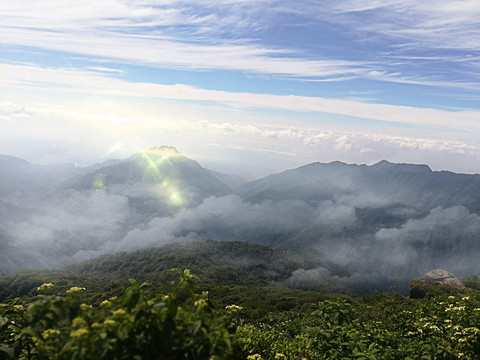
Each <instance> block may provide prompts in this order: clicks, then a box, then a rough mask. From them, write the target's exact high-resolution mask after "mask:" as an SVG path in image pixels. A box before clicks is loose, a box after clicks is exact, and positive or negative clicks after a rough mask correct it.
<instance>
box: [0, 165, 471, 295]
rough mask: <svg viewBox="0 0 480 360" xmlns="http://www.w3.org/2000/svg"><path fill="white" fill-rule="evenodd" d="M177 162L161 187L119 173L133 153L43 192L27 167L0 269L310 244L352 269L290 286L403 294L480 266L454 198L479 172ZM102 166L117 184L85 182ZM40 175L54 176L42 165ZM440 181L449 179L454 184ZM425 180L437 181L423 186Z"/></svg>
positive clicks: (3, 234) (2, 227) (1, 237)
mask: <svg viewBox="0 0 480 360" xmlns="http://www.w3.org/2000/svg"><path fill="white" fill-rule="evenodd" d="M135 159H136V158H135ZM10 160H11V159H10ZM129 161H130V162H129ZM135 161H137V160H135ZM155 161H157V160H155ZM158 161H166V160H165V159H164V157H159V158H158ZM169 161H171V164H170V165H169V166H170V167H169V168H168V169H170V168H172V169H173V168H175V171H174V174H175V176H176V177H174V176H173V175H172V174H173V173H171V174H170V175H169V176H170V177H169V181H166V180H165V179H164V180H162V181H161V182H149V181H146V180H145V179H144V176H143V178H142V177H140V178H136V177H135V176H133V175H129V176H126V175H125V174H123V173H122V172H121V171H120V170H122V171H124V170H125V171H127V170H128V171H127V172H129V173H130V174H132V173H135V171H133V170H132V169H134V168H131V167H129V166H133V165H132V164H136V163H135V162H132V160H128V159H127V160H123V161H121V162H114V163H108V164H106V165H105V166H104V167H102V166H101V165H99V166H96V167H94V168H92V169H90V170H86V169H78V170H77V172H73V173H71V174H70V175H69V176H67V175H65V178H67V180H65V181H58V182H50V183H48V184H49V185H48V186H47V188H45V187H42V188H41V189H40V190H39V188H38V186H33V185H34V184H35V182H36V181H37V180H38V178H36V177H35V176H33V175H32V174H34V173H35V172H34V171H33V170H31V169H30V170H29V173H28V175H29V176H28V177H26V176H23V182H17V183H18V184H20V185H21V189H20V190H18V191H17V192H13V193H12V191H10V190H9V191H7V190H5V189H7V188H8V187H7V185H8V186H10V187H12V186H15V183H14V182H10V183H8V184H7V183H6V180H4V182H3V183H0V186H1V187H0V188H1V189H3V190H2V192H0V195H1V197H0V214H1V215H2V217H1V220H0V250H1V252H0V254H1V255H0V257H1V260H2V261H1V262H0V271H1V272H4V273H8V272H12V271H16V270H19V269H22V268H40V267H57V266H61V265H65V264H68V263H72V262H77V261H81V260H86V259H91V258H94V257H97V256H99V255H102V254H112V253H117V252H121V251H133V250H137V249H142V248H148V247H158V246H162V245H165V244H168V243H172V242H178V243H186V242H191V241H204V240H206V239H214V240H219V241H231V240H239V241H247V242H254V243H258V244H263V245H267V246H271V247H280V248H288V247H296V246H302V247H312V248H315V249H316V250H318V251H319V252H320V253H322V254H324V255H325V257H326V258H328V259H329V261H331V262H332V263H333V264H336V265H338V266H340V267H341V268H343V269H345V271H346V272H347V273H348V274H349V275H345V276H343V277H339V276H338V275H332V274H331V273H330V272H329V270H327V269H326V268H322V267H320V268H317V269H297V270H295V271H293V272H292V274H291V277H290V278H289V279H288V280H286V281H285V282H284V285H286V286H289V287H293V288H306V289H317V288H319V286H320V284H323V283H326V282H328V283H337V284H339V285H342V286H345V287H347V288H350V289H353V290H354V291H357V290H358V291H373V290H382V289H387V288H389V287H391V286H397V287H398V288H399V289H400V290H402V291H406V290H407V289H408V282H409V280H410V279H411V278H413V277H419V276H422V275H423V274H424V273H425V272H427V271H429V270H431V269H433V268H445V269H447V270H448V271H450V272H453V273H455V274H456V275H458V276H467V275H471V274H478V273H480V265H478V262H477V259H478V256H479V255H480V244H479V243H478V236H479V235H480V216H479V214H478V210H477V212H475V211H476V208H475V204H476V199H475V197H474V196H478V195H476V194H469V193H467V194H462V196H455V195H452V194H455V191H456V190H455V186H459V187H461V188H462V189H468V188H469V187H468V186H465V184H466V181H467V182H468V184H470V185H469V186H471V187H472V188H475V186H474V185H475V184H476V182H479V179H478V176H475V175H471V176H470V177H468V178H465V177H464V176H462V175H458V178H457V177H455V174H453V173H449V174H444V173H435V172H432V171H430V170H429V169H425V168H424V167H421V168H420V167H412V166H411V165H395V164H389V163H383V164H380V165H378V166H370V167H367V166H356V165H347V164H343V163H332V164H311V165H308V166H306V167H302V168H299V169H294V170H289V171H286V172H284V173H279V174H274V175H270V176H268V177H266V178H263V179H260V180H257V181H253V182H249V183H245V184H243V185H240V186H238V187H234V188H233V189H231V188H228V186H226V185H225V184H224V183H222V182H221V181H220V180H218V179H216V178H215V180H214V179H213V175H211V173H209V172H208V170H206V169H204V168H202V167H201V166H199V165H198V163H196V162H194V161H193V160H190V159H187V158H181V160H169ZM23 165H25V164H24V163H23ZM12 166H13V167H12ZM162 166H163V165H162ZM172 166H173V167H172ZM14 167H15V166H14V165H12V164H11V163H10V165H9V171H10V172H12V173H14ZM51 169H52V168H51ZM55 169H57V170H58V168H55ZM68 169H70V170H69V171H72V169H71V168H68ZM129 169H130V170H129ZM165 169H167V168H165ZM185 169H187V170H188V171H187V170H185ZM37 170H38V168H37ZM32 171H33V172H32ZM50 171H51V170H50ZM89 171H90V172H89ZM119 171H120V172H119ZM99 172H100V173H102V174H107V175H108V174H116V175H115V176H116V177H112V175H108V176H110V179H116V180H115V181H113V180H112V181H110V183H109V182H108V179H109V177H108V176H106V177H105V179H106V180H105V182H106V184H103V185H104V186H97V187H92V186H90V185H92V184H90V185H88V184H89V181H90V182H92V181H93V180H92V179H96V178H98V177H95V174H98V173H99ZM39 173H40V174H43V175H42V176H43V177H45V176H47V175H48V172H47V171H46V170H45V168H44V167H43V168H41V171H40V172H39ZM15 174H16V176H17V177H22V174H21V172H17V173H15ZM50 174H51V173H50ZM392 174H393V175H392ZM210 176H212V177H210ZM27 179H30V180H28V181H30V183H31V184H32V186H31V187H29V186H28V185H29V183H28V181H27ZM139 179H140V180H139ZM141 179H143V180H141ZM199 179H201V182H202V183H199V181H200V180H199ZM385 179H390V180H388V181H387V180H385ZM442 179H448V182H449V184H450V185H449V186H448V188H451V189H450V190H448V191H447V190H445V189H446V188H447V186H445V185H444V184H442V183H441V182H442V181H443V180H442ZM452 179H453V180H452ZM336 180H337V181H336ZM454 180H455V181H456V182H457V183H458V184H459V185H455V181H454ZM195 181H196V182H195ZM37 182H38V181H37ZM427 182H434V183H437V188H434V187H433V188H432V189H431V190H426V189H427V188H426V186H425V184H426V183H427ZM84 184H87V185H88V186H84ZM438 184H439V185H438ZM20 185H18V186H20ZM172 187H174V188H175V193H174V195H175V197H173V196H172V195H171V194H172ZM8 189H10V188H8ZM438 189H441V191H443V192H439V191H438ZM219 194H222V195H219ZM412 199H415V200H412ZM453 200H457V203H454V202H453ZM448 204H451V205H452V206H448Z"/></svg>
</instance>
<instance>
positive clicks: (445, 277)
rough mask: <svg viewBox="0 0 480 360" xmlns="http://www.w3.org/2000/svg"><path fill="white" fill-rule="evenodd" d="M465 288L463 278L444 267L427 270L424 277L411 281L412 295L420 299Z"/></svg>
mask: <svg viewBox="0 0 480 360" xmlns="http://www.w3.org/2000/svg"><path fill="white" fill-rule="evenodd" d="M464 288H465V286H464V285H463V283H462V280H461V279H459V278H457V277H455V275H452V274H450V273H449V272H448V271H446V270H443V269H435V270H431V271H429V272H427V273H426V274H425V276H424V277H423V278H420V279H413V280H412V281H411V282H410V297H411V298H414V299H419V298H423V297H426V296H434V295H439V294H440V293H446V292H452V291H455V290H462V289H464Z"/></svg>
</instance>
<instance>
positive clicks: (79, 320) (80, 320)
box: [72, 316, 86, 327]
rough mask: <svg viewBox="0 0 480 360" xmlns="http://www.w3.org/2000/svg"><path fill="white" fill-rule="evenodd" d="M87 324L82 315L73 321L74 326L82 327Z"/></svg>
mask: <svg viewBox="0 0 480 360" xmlns="http://www.w3.org/2000/svg"><path fill="white" fill-rule="evenodd" d="M85 324H86V321H85V320H84V319H83V318H81V317H80V316H77V317H76V318H75V319H73V321H72V325H73V327H80V326H83V325H85Z"/></svg>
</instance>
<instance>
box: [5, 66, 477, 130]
mask: <svg viewBox="0 0 480 360" xmlns="http://www.w3.org/2000/svg"><path fill="white" fill-rule="evenodd" d="M0 71H2V72H3V73H4V74H5V75H4V81H5V83H6V84H10V85H11V86H17V87H18V86H20V87H25V88H29V87H35V88H37V89H38V86H42V84H43V87H44V88H45V90H46V91H55V90H56V91H66V92H76V93H89V94H101V95H110V96H126V97H134V98H160V99H173V100H189V101H205V102H212V103H220V104H226V105H235V106H241V107H245V108H265V109H281V110H290V111H298V112H318V113H330V114H339V115H346V116H351V117H355V118H361V119H372V120H378V121H383V122H394V123H398V124H407V125H413V126H418V125H419V124H422V125H426V126H433V127H443V128H452V124H453V129H456V130H458V129H464V130H470V131H477V132H478V131H480V123H479V121H478V119H479V118H480V112H479V111H471V110H463V111H446V110H439V109H433V108H418V107H412V106H397V105H388V104H375V103H366V102H360V101H353V100H343V99H327V98H322V97H305V96H296V95H289V96H285V95H270V94H260V93H248V92H227V91H218V90H206V89H201V88H196V87H193V86H189V85H183V84H176V85H163V84H156V83H145V82H136V83H132V82H127V81H124V80H121V79H117V78H114V77H108V76H104V75H102V74H99V73H98V72H91V71H90V72H89V71H85V70H82V71H76V70H72V69H64V68H62V69H51V68H45V67H38V66H28V65H17V64H0ZM52 85H53V86H55V88H52Z"/></svg>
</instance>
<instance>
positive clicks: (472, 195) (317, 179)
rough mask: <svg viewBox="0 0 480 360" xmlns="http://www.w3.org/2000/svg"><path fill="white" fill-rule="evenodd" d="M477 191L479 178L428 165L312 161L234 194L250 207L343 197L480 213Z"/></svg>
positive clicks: (269, 177) (251, 183)
mask: <svg viewBox="0 0 480 360" xmlns="http://www.w3.org/2000/svg"><path fill="white" fill-rule="evenodd" d="M479 189H480V175H466V174H455V173H451V172H447V171H441V172H434V171H432V170H431V169H430V168H429V167H428V166H427V165H412V164H393V163H390V162H388V161H385V160H383V161H381V162H379V163H377V164H375V165H372V166H367V165H350V164H345V163H342V162H333V163H329V164H321V163H312V164H309V165H305V166H302V167H300V168H298V169H293V170H287V171H285V172H282V173H279V174H273V175H269V176H267V177H265V178H262V179H260V180H257V181H253V182H250V183H247V184H244V185H242V186H240V187H239V188H238V189H237V193H238V194H239V195H241V196H242V198H244V199H246V200H248V201H249V202H254V203H255V202H256V203H258V202H261V201H263V200H265V199H275V200H279V199H289V198H296V199H303V200H310V201H323V200H334V198H335V197H338V195H339V194H348V195H349V196H355V197H358V199H357V200H358V201H362V200H363V201H367V200H370V202H371V204H368V205H371V206H378V205H382V204H399V205H404V206H411V207H413V208H415V209H419V210H420V209H422V210H427V211H428V210H430V209H433V208H435V207H437V206H442V207H448V206H452V205H462V206H465V207H467V208H468V209H469V210H470V211H472V212H475V213H480V192H479ZM367 198H368V199H367ZM362 205H365V204H362ZM362 207H365V206H362Z"/></svg>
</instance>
